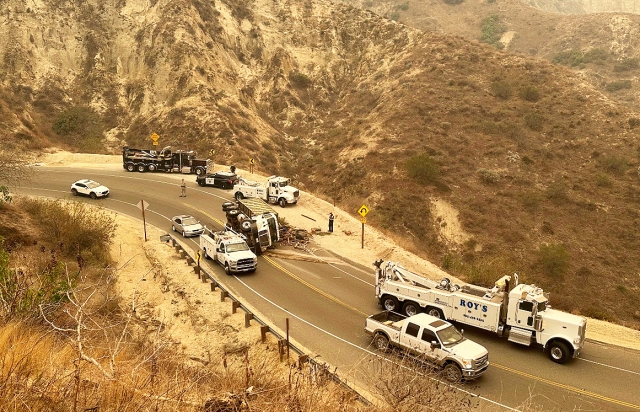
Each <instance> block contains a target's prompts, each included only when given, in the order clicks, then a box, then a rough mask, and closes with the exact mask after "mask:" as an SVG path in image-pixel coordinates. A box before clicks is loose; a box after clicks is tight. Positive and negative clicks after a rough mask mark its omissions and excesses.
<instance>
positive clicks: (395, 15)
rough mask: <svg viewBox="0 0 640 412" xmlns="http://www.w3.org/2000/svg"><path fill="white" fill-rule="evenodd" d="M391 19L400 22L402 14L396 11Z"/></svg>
mask: <svg viewBox="0 0 640 412" xmlns="http://www.w3.org/2000/svg"><path fill="white" fill-rule="evenodd" d="M389 18H390V19H391V20H393V21H398V20H400V13H398V12H397V11H394V12H393V13H391V16H390V17H389Z"/></svg>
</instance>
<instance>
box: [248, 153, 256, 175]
mask: <svg viewBox="0 0 640 412" xmlns="http://www.w3.org/2000/svg"><path fill="white" fill-rule="evenodd" d="M254 163H255V161H254V160H253V157H252V158H251V159H249V173H253V164H254Z"/></svg>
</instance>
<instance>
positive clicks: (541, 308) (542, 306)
mask: <svg viewBox="0 0 640 412" xmlns="http://www.w3.org/2000/svg"><path fill="white" fill-rule="evenodd" d="M545 310H547V302H538V312H544V311H545Z"/></svg>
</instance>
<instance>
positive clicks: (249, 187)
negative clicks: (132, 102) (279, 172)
mask: <svg viewBox="0 0 640 412" xmlns="http://www.w3.org/2000/svg"><path fill="white" fill-rule="evenodd" d="M233 193H234V195H233V196H234V197H235V198H236V200H241V199H244V198H250V197H257V198H260V199H262V200H264V201H265V202H268V203H271V204H274V205H275V204H276V203H277V204H279V205H280V206H281V207H285V206H287V205H288V204H296V203H298V200H299V199H300V191H299V190H298V189H296V188H295V187H293V186H291V180H290V179H287V178H286V177H282V176H269V177H268V178H267V182H266V183H260V182H253V181H251V180H246V179H243V178H239V179H238V181H237V182H236V184H235V185H234V186H233Z"/></svg>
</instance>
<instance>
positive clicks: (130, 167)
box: [125, 163, 136, 172]
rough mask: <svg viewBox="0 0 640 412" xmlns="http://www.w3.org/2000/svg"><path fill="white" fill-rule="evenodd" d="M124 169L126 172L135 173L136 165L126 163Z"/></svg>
mask: <svg viewBox="0 0 640 412" xmlns="http://www.w3.org/2000/svg"><path fill="white" fill-rule="evenodd" d="M125 169H127V172H135V171H136V165H134V164H133V163H127V164H126V165H125Z"/></svg>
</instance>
